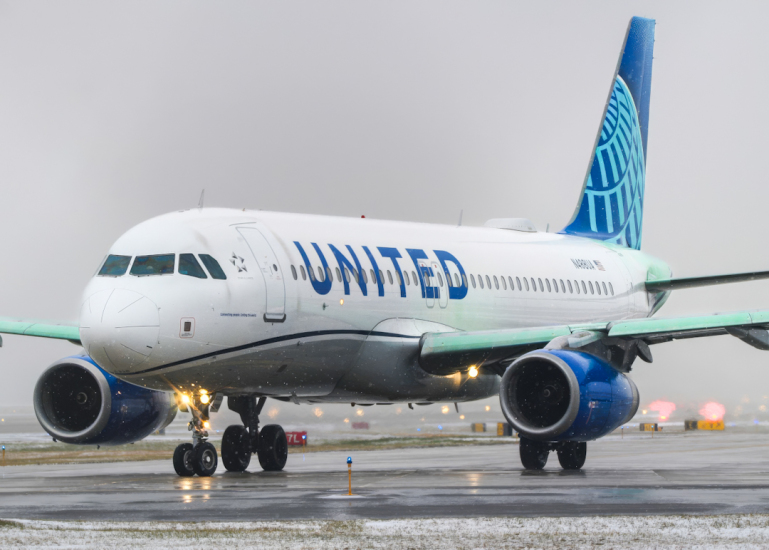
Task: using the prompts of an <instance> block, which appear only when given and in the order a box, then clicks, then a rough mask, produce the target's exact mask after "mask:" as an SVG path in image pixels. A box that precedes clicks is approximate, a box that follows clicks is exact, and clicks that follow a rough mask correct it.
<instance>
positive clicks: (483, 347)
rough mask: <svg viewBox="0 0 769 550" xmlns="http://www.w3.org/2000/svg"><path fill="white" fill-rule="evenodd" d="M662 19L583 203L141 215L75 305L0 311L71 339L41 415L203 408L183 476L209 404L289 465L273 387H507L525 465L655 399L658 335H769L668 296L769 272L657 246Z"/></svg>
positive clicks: (365, 395)
mask: <svg viewBox="0 0 769 550" xmlns="http://www.w3.org/2000/svg"><path fill="white" fill-rule="evenodd" d="M654 27H655V21H654V20H651V19H644V18H640V17H633V18H632V19H631V21H630V24H629V26H628V29H627V33H626V35H625V41H624V44H623V46H622V49H621V53H620V58H619V62H618V65H617V67H616V69H615V71H614V76H613V78H612V81H611V86H610V90H609V94H608V98H607V101H606V107H605V110H604V113H603V116H602V119H601V122H600V126H599V131H598V135H597V136H596V140H595V144H594V147H593V150H592V154H591V157H590V162H589V165H588V171H587V174H586V176H585V179H584V182H583V185H582V190H581V193H580V195H579V200H578V203H577V207H576V210H575V212H574V215H573V217H572V219H571V220H570V221H569V222H568V224H566V226H565V227H564V228H563V230H561V231H560V232H557V233H550V232H541V231H537V230H536V228H535V227H534V225H533V224H532V223H531V222H530V221H529V220H526V219H522V218H505V219H492V220H489V221H488V222H486V223H485V225H484V226H483V227H468V226H462V225H461V224H460V225H459V226H449V225H436V224H424V223H409V222H394V221H381V220H375V219H369V218H343V217H330V216H320V215H303V214H290V213H276V212H263V211H253V210H245V209H243V210H237V209H221V208H203V207H202V204H201V205H200V207H199V208H193V209H190V210H186V211H181V212H173V213H169V214H165V215H162V216H159V217H156V218H153V219H150V220H148V221H145V222H143V223H140V224H139V225H137V226H135V227H133V228H132V229H130V230H128V231H127V232H126V233H125V234H124V235H122V236H121V237H120V238H119V239H118V240H117V241H116V242H115V243H114V245H113V246H112V247H111V248H110V250H109V252H108V254H107V256H106V258H105V259H104V260H103V262H102V264H101V265H100V267H99V269H98V271H97V273H96V274H95V276H94V277H93V278H92V279H91V280H90V282H89V283H88V285H87V286H86V288H85V291H84V293H83V300H82V309H81V311H80V320H79V324H77V325H66V324H56V323H50V322H48V323H47V322H33V321H28V320H24V319H8V318H5V319H2V320H0V333H6V334H23V335H28V336H35V337H44V338H57V339H64V340H69V341H71V342H73V343H75V344H77V345H79V346H82V348H83V351H82V352H81V353H79V354H76V355H72V356H69V357H65V358H63V359H60V360H58V361H56V362H54V363H53V364H52V365H50V366H49V367H48V368H47V369H46V370H45V371H44V372H43V374H42V375H41V377H40V379H39V380H38V382H37V384H36V387H35V391H34V398H33V400H34V408H35V413H36V415H37V418H38V420H39V421H40V424H41V425H42V427H43V428H44V429H45V430H46V432H48V434H50V435H51V436H52V437H53V438H54V439H55V440H57V441H62V442H65V443H70V444H75V445H93V444H100V445H117V444H124V443H128V442H133V441H138V440H141V439H142V438H144V437H146V436H148V435H149V434H151V433H153V432H155V431H157V430H158V429H161V428H163V427H165V426H166V425H168V424H169V423H170V422H171V421H172V420H173V419H174V417H175V415H176V414H177V411H178V410H181V411H184V412H189V413H191V417H192V420H191V421H190V423H189V428H190V430H191V432H192V441H191V442H186V443H182V444H180V445H179V446H178V447H177V448H176V450H175V451H174V454H173V465H174V469H175V471H176V472H177V473H178V474H179V475H180V476H193V475H198V476H210V475H212V474H213V473H214V472H215V471H216V469H217V466H218V454H217V450H216V448H215V446H214V445H213V444H212V443H211V442H210V441H209V440H208V438H209V434H208V429H209V419H210V415H211V414H212V413H215V412H216V411H218V410H219V408H220V406H221V405H222V403H223V399H224V397H227V405H228V407H229V408H230V409H231V410H233V411H235V412H236V413H238V414H239V415H240V418H241V421H242V424H237V425H232V426H229V427H228V428H227V429H226V430H225V432H224V435H223V437H222V442H221V459H222V462H223V464H224V466H225V468H226V469H227V470H228V471H236V472H242V471H245V470H246V469H247V468H248V467H249V464H250V461H251V458H252V456H253V455H254V454H255V455H256V456H257V458H258V461H259V464H260V466H261V468H262V469H264V470H267V471H277V470H282V469H283V468H284V467H285V464H286V459H287V453H288V446H287V441H286V434H285V432H284V430H283V428H281V427H280V426H279V425H276V424H271V425H265V426H261V427H260V415H261V412H262V408H263V407H264V404H265V401H266V399H267V398H268V397H269V398H272V399H277V400H281V401H285V402H293V403H296V404H300V403H352V404H356V405H375V404H390V403H408V404H409V406H413V404H417V405H424V404H432V403H460V402H467V401H473V400H479V399H484V398H488V397H492V396H494V395H499V399H500V403H501V407H502V411H503V414H504V416H505V418H506V419H507V420H508V422H509V423H510V424H511V425H512V427H513V428H514V429H515V430H516V431H517V432H518V433H519V435H520V445H519V449H520V451H519V452H520V459H521V463H522V465H523V467H524V468H526V469H531V470H538V469H542V468H544V467H545V465H546V463H547V459H548V456H549V453H550V452H551V451H554V452H556V454H557V457H558V461H559V463H560V465H561V467H562V468H564V469H567V470H576V469H580V468H582V467H583V466H584V464H585V460H586V456H587V442H588V441H594V440H596V439H598V438H600V437H602V436H604V435H606V434H609V433H611V432H612V431H613V430H615V429H616V428H618V427H620V426H622V425H624V424H625V423H626V422H628V421H629V420H630V419H631V418H632V417H633V416H634V415H635V413H636V411H637V409H638V404H639V394H638V389H637V388H636V386H635V384H634V383H633V381H632V379H631V377H630V376H629V375H628V373H629V372H630V371H631V368H632V366H633V365H634V363H635V360H636V359H637V358H640V359H641V360H642V361H645V362H651V361H652V354H651V350H650V346H652V345H655V344H660V343H664V342H669V341H671V340H676V339H684V338H697V337H706V336H716V335H732V336H734V337H736V338H739V339H741V340H743V341H744V342H746V343H747V344H749V345H751V346H754V347H756V348H758V349H761V350H767V349H769V331H768V329H769V311H743V312H735V313H730V314H714V315H706V316H696V317H679V318H660V317H656V316H655V314H656V313H657V312H658V311H659V309H660V308H661V307H662V306H663V305H664V303H665V301H666V299H667V298H668V297H669V295H670V293H671V292H672V291H675V290H680V289H686V288H693V287H699V286H707V285H715V284H723V283H732V282H740V281H750V280H756V279H765V278H769V272H767V271H764V272H754V273H737V274H727V275H719V276H706V277H691V278H673V276H672V271H671V269H670V267H669V266H668V265H667V264H666V263H665V262H663V261H662V260H659V259H657V258H654V257H652V256H650V255H648V254H645V253H644V252H641V240H642V228H643V204H644V195H645V183H646V151H647V134H648V125H649V100H650V91H651V74H652V52H653V45H654Z"/></svg>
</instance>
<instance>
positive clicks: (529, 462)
mask: <svg viewBox="0 0 769 550" xmlns="http://www.w3.org/2000/svg"><path fill="white" fill-rule="evenodd" d="M519 450H520V453H521V464H523V467H524V468H526V469H527V470H541V469H542V468H544V467H545V465H546V464H547V456H548V454H550V451H556V452H557V453H558V462H559V463H560V464H561V468H563V469H564V470H579V469H581V468H582V466H584V465H585V459H586V458H587V443H585V442H584V441H563V442H559V443H550V442H548V441H535V440H533V439H528V438H525V437H521V440H520V445H519Z"/></svg>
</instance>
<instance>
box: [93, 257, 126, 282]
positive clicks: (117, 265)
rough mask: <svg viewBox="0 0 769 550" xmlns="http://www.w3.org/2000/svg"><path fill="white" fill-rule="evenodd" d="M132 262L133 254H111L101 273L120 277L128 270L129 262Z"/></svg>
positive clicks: (104, 275) (103, 275) (105, 275)
mask: <svg viewBox="0 0 769 550" xmlns="http://www.w3.org/2000/svg"><path fill="white" fill-rule="evenodd" d="M130 263H131V256H115V255H114V254H110V255H109V256H107V259H106V260H105V262H104V265H103V266H101V269H100V270H99V275H101V276H102V277H120V276H121V275H125V272H126V271H128V264H130Z"/></svg>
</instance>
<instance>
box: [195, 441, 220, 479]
mask: <svg viewBox="0 0 769 550" xmlns="http://www.w3.org/2000/svg"><path fill="white" fill-rule="evenodd" d="M218 465H219V456H218V455H217V454H216V447H214V445H213V444H212V443H209V442H208V441H201V442H200V443H198V444H197V445H196V446H195V448H194V450H193V454H192V467H193V468H194V469H195V473H196V474H198V475H199V476H200V477H209V476H212V475H214V472H215V471H216V467H217V466H218Z"/></svg>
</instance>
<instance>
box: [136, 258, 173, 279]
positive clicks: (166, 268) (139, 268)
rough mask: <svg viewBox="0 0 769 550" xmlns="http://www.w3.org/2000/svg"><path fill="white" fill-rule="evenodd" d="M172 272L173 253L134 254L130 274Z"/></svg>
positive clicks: (167, 273) (164, 273)
mask: <svg viewBox="0 0 769 550" xmlns="http://www.w3.org/2000/svg"><path fill="white" fill-rule="evenodd" d="M173 272H174V254H157V255H154V256H136V259H135V260H134V265H133V266H131V275H139V276H141V275H170V274H172V273H173Z"/></svg>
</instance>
